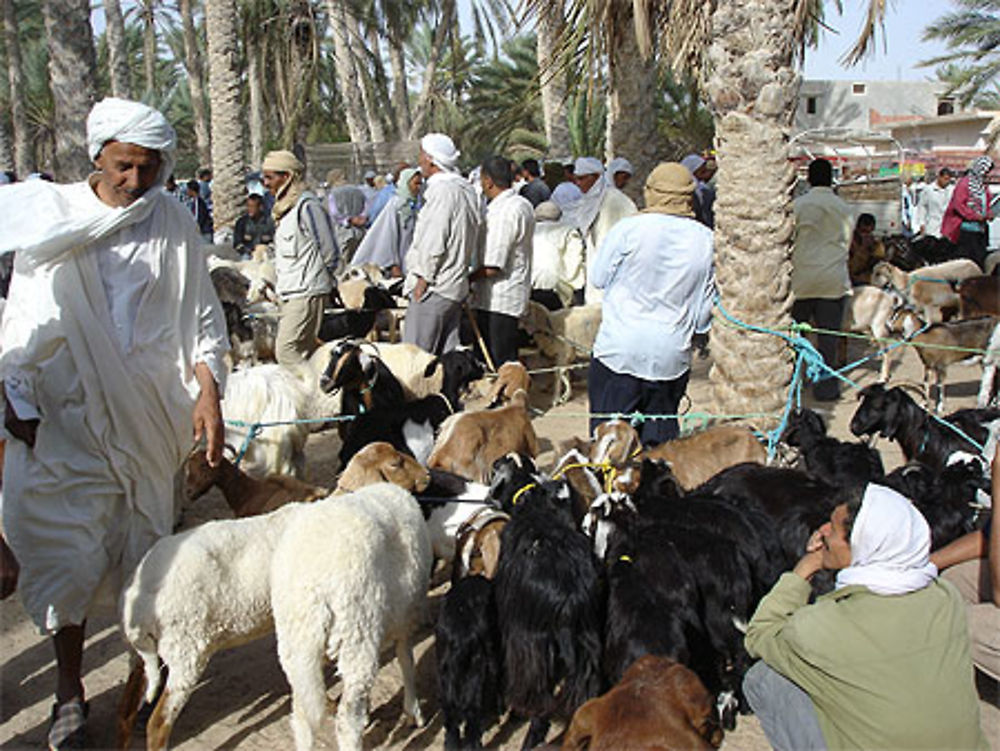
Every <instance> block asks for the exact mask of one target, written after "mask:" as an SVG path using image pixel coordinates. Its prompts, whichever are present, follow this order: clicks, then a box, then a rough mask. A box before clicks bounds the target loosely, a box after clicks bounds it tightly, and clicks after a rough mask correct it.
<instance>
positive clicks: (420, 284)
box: [413, 276, 427, 302]
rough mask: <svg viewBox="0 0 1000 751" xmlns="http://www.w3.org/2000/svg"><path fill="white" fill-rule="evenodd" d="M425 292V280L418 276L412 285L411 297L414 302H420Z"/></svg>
mask: <svg viewBox="0 0 1000 751" xmlns="http://www.w3.org/2000/svg"><path fill="white" fill-rule="evenodd" d="M426 292H427V280H426V279H424V278H423V277H422V276H418V277H417V283H416V285H415V286H414V287H413V299H414V300H415V301H416V302H420V301H421V300H422V299H423V297H424V294H425V293H426Z"/></svg>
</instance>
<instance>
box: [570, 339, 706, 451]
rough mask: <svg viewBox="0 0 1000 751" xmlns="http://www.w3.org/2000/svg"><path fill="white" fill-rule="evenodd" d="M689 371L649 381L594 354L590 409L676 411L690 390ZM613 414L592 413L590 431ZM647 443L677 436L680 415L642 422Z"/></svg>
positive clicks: (642, 435) (589, 376)
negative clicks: (619, 369) (617, 369)
mask: <svg viewBox="0 0 1000 751" xmlns="http://www.w3.org/2000/svg"><path fill="white" fill-rule="evenodd" d="M689 375H690V373H689V372H686V373H684V375H682V376H680V377H678V378H675V379H673V380H672V381H648V380H646V379H645V378H639V377H638V376H634V375H629V374H627V373H618V372H616V371H614V370H611V368H609V367H607V366H606V365H605V364H604V363H602V362H601V361H600V360H598V359H597V358H596V357H592V358H590V371H589V372H588V374H587V394H588V396H589V397H590V411H591V412H593V413H598V414H613V413H616V412H621V413H623V414H625V413H629V412H641V413H643V414H647V415H675V414H677V408H678V406H680V403H681V399H683V398H684V393H685V392H686V391H687V384H688V376H689ZM608 419H610V418H606V417H591V418H590V433H591V435H593V433H594V428H596V427H597V426H598V425H600V424H601V423H602V422H606V421H607V420H608ZM638 430H639V438H640V439H641V440H642V443H643V445H644V446H657V445H659V444H661V443H664V442H666V441H669V440H670V439H671V438H676V437H677V436H678V435H679V434H680V427H679V426H678V423H677V420H676V419H670V420H647V421H646V422H644V423H642V424H641V425H640V426H638Z"/></svg>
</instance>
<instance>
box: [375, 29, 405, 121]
mask: <svg viewBox="0 0 1000 751" xmlns="http://www.w3.org/2000/svg"><path fill="white" fill-rule="evenodd" d="M368 50H369V52H370V53H371V56H372V66H371V68H372V76H371V78H372V92H373V93H374V96H375V106H376V108H377V115H378V118H379V120H380V121H381V124H382V130H384V131H385V133H386V140H390V139H395V138H397V137H398V135H399V131H398V130H395V128H396V113H395V112H393V106H392V97H390V96H389V82H388V80H387V79H386V75H385V65H383V63H382V42H381V40H380V38H379V33H378V29H376V28H375V27H374V26H372V27H371V28H370V29H369V30H368Z"/></svg>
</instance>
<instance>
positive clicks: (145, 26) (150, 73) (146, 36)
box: [139, 0, 156, 100]
mask: <svg viewBox="0 0 1000 751" xmlns="http://www.w3.org/2000/svg"><path fill="white" fill-rule="evenodd" d="M154 2H155V0H142V1H141V2H140V3H139V10H140V17H141V18H142V69H143V77H144V78H145V91H144V92H143V95H144V96H145V97H146V98H147V100H150V97H153V96H155V95H156V10H155V8H154V5H153V4H154Z"/></svg>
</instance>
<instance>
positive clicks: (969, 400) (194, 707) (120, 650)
mask: <svg viewBox="0 0 1000 751" xmlns="http://www.w3.org/2000/svg"><path fill="white" fill-rule="evenodd" d="M860 347H861V345H860V344H859V345H856V346H854V345H852V352H851V354H852V355H854V354H858V356H860V354H861V353H862V350H861V348H860ZM852 359H853V357H852ZM708 367H709V361H707V360H700V361H696V363H695V365H694V368H693V372H692V378H691V384H690V386H689V389H688V394H689V396H690V401H691V407H690V408H691V410H693V411H704V410H707V409H708V408H709V407H710V396H709V395H710V387H709V383H708ZM851 376H852V378H854V379H855V380H857V381H858V382H860V383H861V384H862V385H867V384H868V383H871V382H873V381H874V380H875V378H876V376H877V366H876V365H874V364H872V365H870V366H868V365H866V366H863V367H861V368H858V369H856V370H855V371H854V372H853V373H852V374H851ZM893 378H894V380H896V379H907V380H910V381H919V380H920V378H921V376H920V368H919V362H918V361H917V359H916V356H915V355H914V354H913V353H912V352H910V351H908V352H906V353H905V354H904V357H903V361H902V363H900V364H898V365H897V368H896V370H895V372H894V376H893ZM978 380H979V367H978V366H972V365H969V366H966V365H959V366H954V367H953V368H952V369H951V371H950V373H949V386H948V390H947V395H948V409H949V410H952V409H958V408H959V407H967V406H974V403H975V396H976V391H977V389H978ZM550 381H551V377H550V376H539V377H538V379H537V383H536V384H534V385H533V389H532V392H533V393H532V400H533V403H534V406H536V407H539V408H545V407H547V406H548V404H549V401H550V399H551V396H550V394H551V392H550V391H549V388H550ZM471 406H475V402H472V405H471ZM854 408H855V400H854V396H853V394H851V393H845V394H844V396H843V397H842V398H841V400H840V401H839V402H837V403H835V404H833V405H832V407H831V406H829V405H823V407H822V411H823V412H824V414H825V415H826V417H827V419H828V422H830V424H831V433H832V434H833V435H835V436H837V437H841V438H847V437H849V436H848V430H847V423H848V422H849V420H850V417H851V415H852V414H853V412H854ZM586 411H587V399H586V385H585V381H584V377H583V374H582V373H581V374H579V375H578V377H577V379H576V381H575V383H574V396H573V399H572V400H571V401H570V402H569V403H567V404H565V405H562V406H560V407H558V408H556V409H554V410H552V411H550V412H548V413H547V414H545V415H542V416H539V417H538V418H537V419H536V420H535V429H536V431H537V432H538V434H539V437H540V438H541V442H542V448H543V453H542V454H541V456H540V457H539V466H540V467H543V468H547V467H549V466H551V464H552V463H553V462H554V460H555V458H556V457H555V452H554V449H553V447H554V444H556V443H557V442H559V441H561V440H564V439H566V438H569V437H571V436H584V435H585V434H586V432H587V421H586V417H585V414H586ZM878 447H879V449H880V450H881V451H882V453H883V457H884V460H885V463H886V466H887V469H889V468H892V467H895V466H897V465H898V464H899V463H900V461H901V457H900V454H899V451H898V450H897V449H896V447H895V446H894V445H893V444H889V443H888V442H886V441H880V442H879V444H878ZM338 448H339V443H338V441H337V439H336V437H334V436H333V435H332V434H317V435H314V436H312V437H311V438H310V441H309V444H308V446H307V454H308V459H309V464H308V472H309V476H310V477H309V479H311V480H313V481H315V482H322V483H325V484H331V485H332V480H333V477H334V474H335V468H336V459H335V456H336V451H337V449H338ZM229 515H230V514H229V510H228V508H227V507H226V506H225V504H224V502H223V501H222V499H221V497H220V496H219V495H218V494H217V493H214V492H213V493H212V494H210V495H208V496H206V497H205V498H204V499H202V500H200V501H198V502H197V504H196V505H194V506H192V507H191V508H189V509H188V510H187V511H186V513H185V525H192V524H196V523H199V522H201V521H204V520H206V519H210V518H222V517H226V516H229ZM444 591H445V587H439V588H437V589H435V590H433V591H432V592H431V594H430V607H429V612H428V620H427V622H426V623H425V624H424V625H423V626H422V628H421V629H420V631H419V633H418V634H417V637H416V659H417V687H418V693H419V698H420V701H421V704H422V706H423V710H424V716H425V717H426V718H427V725H426V727H424V728H422V729H416V728H412V727H408V726H406V725H405V724H404V723H403V721H402V720H401V713H402V691H401V687H400V681H399V670H398V668H397V666H396V665H395V663H394V661H392V660H390V659H389V655H384V656H383V667H382V669H381V671H380V672H379V675H378V680H377V683H376V685H375V688H374V690H373V692H372V696H371V721H370V725H369V727H368V729H367V730H366V732H365V736H364V744H365V747H366V748H393V749H406V751H417V750H419V749H439V748H442V746H443V739H444V732H443V729H442V724H441V715H440V712H439V711H438V706H437V700H436V695H437V689H436V670H435V666H434V652H433V649H432V642H433V639H432V635H431V628H430V623H432V620H431V619H432V618H434V617H435V616H436V614H437V611H438V608H439V607H440V603H441V598H442V596H443V593H444ZM88 631H89V637H88V639H87V643H86V650H85V656H84V672H85V682H86V687H87V693H88V698H89V701H90V722H89V726H90V729H91V733H92V737H93V741H94V743H95V747H96V748H110V747H112V745H113V743H114V718H115V711H116V707H117V702H118V700H119V696H120V693H121V689H122V686H123V684H124V680H125V677H126V675H127V672H128V657H127V654H126V652H125V647H124V644H123V642H122V640H121V638H120V636H119V634H118V631H117V627H116V625H115V621H114V619H113V616H112V615H111V614H103V615H95V617H93V618H92V619H91V620H90V623H89V626H88ZM0 635H2V641H0V747H2V748H4V749H37V748H43V747H45V738H46V733H47V729H48V724H49V714H50V711H51V705H52V701H53V698H52V693H53V691H54V687H55V668H54V660H53V654H52V647H51V645H50V641H49V640H48V639H46V638H43V637H41V636H39V635H38V633H37V631H36V629H35V628H34V627H33V625H32V624H31V622H30V621H29V620H28V618H27V616H26V615H25V612H24V610H23V608H22V607H21V604H20V602H19V600H18V598H17V597H16V596H14V597H11V598H9V599H8V600H7V601H5V602H3V603H0ZM327 685H328V687H329V696H330V698H331V700H333V701H336V699H337V696H338V694H339V683H338V681H337V678H336V671H335V668H334V667H333V666H330V667H328V669H327ZM981 694H982V695H983V696H985V697H987V699H988V700H987V701H983V702H981V703H980V706H981V709H982V714H983V727H984V731H985V732H986V733H987V737H988V738H989V739H990V741H991V743H992V745H993V749H994V751H1000V707H998V704H997V691H996V685H995V684H992V685H989V684H986V683H985V682H984V683H982V685H981ZM332 709H333V706H332V705H331V711H332ZM289 713H290V700H289V688H288V684H287V683H286V681H285V677H284V675H283V674H282V672H281V668H280V666H279V664H278V659H277V655H276V652H275V643H274V638H273V637H267V638H265V639H262V640H260V641H257V642H254V643H252V644H248V645H245V646H243V647H240V648H237V649H233V650H230V651H228V652H223V653H221V654H218V655H216V656H215V657H214V658H213V659H212V661H211V663H210V664H209V666H208V668H207V669H206V671H205V673H204V675H203V676H202V680H201V683H200V685H199V687H198V689H197V690H196V691H195V692H194V694H193V696H192V697H191V699H190V701H189V702H188V704H187V706H186V707H185V708H184V711H183V712H182V713H181V715H180V718H179V720H178V722H177V725H176V727H175V728H174V733H173V737H172V741H173V745H174V747H175V748H177V749H181V750H185V751H190V750H195V749H245V750H251V751H253V750H260V751H263V750H264V749H290V748H293V743H292V734H291V728H290V725H289V719H288V718H289ZM526 729H527V725H526V723H524V722H522V721H521V720H518V719H516V718H510V717H505V718H503V721H502V722H501V723H500V724H498V725H496V726H494V727H492V728H490V729H489V730H488V731H487V732H486V734H485V735H484V742H485V744H486V746H487V747H489V748H500V749H507V748H519V747H520V744H521V741H522V740H523V737H524V734H525V732H526ZM561 730H562V726H560V725H557V726H555V727H554V728H553V729H552V730H551V731H550V733H549V740H550V741H552V740H555V739H556V738H557V734H558V733H559V732H561ZM143 745H144V741H143V736H142V734H141V732H139V733H137V734H136V736H135V737H134V739H133V744H132V747H133V748H141V747H143ZM318 746H319V747H321V748H334V747H336V741H335V740H334V733H333V723H332V722H330V721H329V720H328V721H327V722H326V723H325V724H324V727H323V732H322V733H321V734H320V736H319V739H318ZM723 748H724V749H727V751H735V750H745V751H761V750H763V749H767V748H768V744H767V741H766V740H765V738H764V735H763V733H762V732H761V730H760V726H759V724H758V723H757V721H756V720H755V719H754V718H753V717H741V718H740V719H739V722H738V726H737V728H736V730H735V731H734V732H732V733H729V734H727V736H726V740H725V742H724V746H723Z"/></svg>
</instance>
